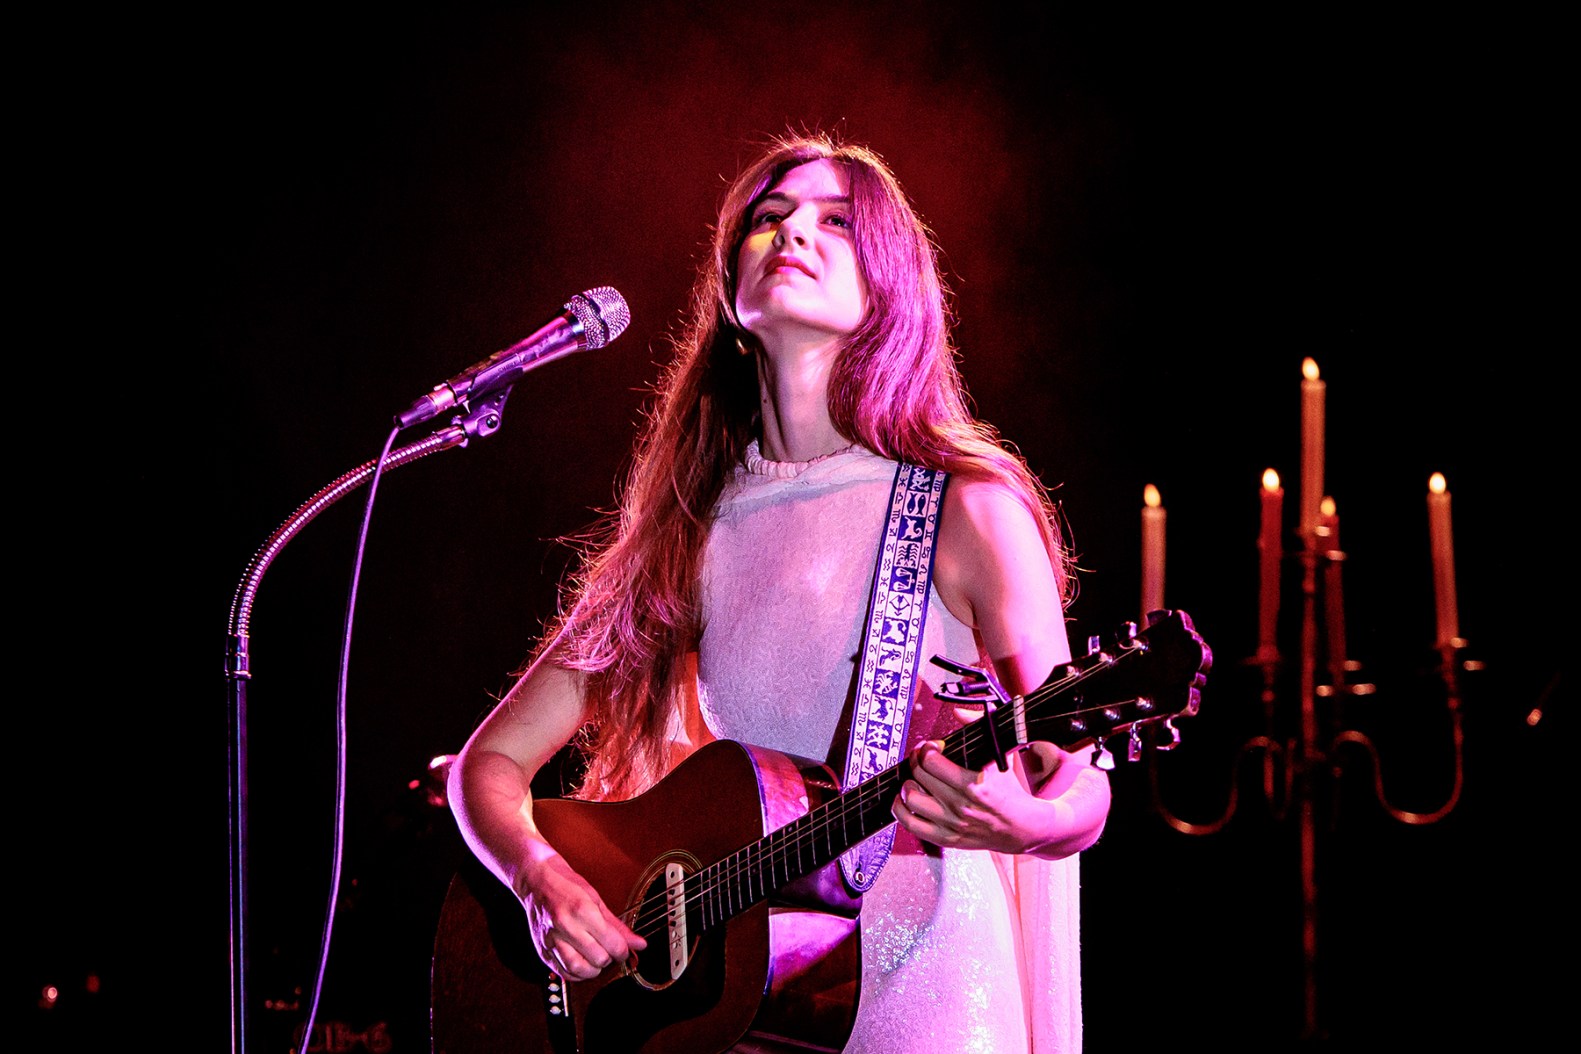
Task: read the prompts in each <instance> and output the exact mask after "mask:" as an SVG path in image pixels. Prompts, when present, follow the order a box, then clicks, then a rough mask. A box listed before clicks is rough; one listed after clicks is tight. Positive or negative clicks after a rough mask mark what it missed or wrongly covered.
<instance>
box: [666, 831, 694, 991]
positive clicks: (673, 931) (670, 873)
mask: <svg viewBox="0 0 1581 1054" xmlns="http://www.w3.org/2000/svg"><path fill="white" fill-rule="evenodd" d="M664 901H665V907H666V912H665V930H666V931H667V933H668V936H669V942H670V980H672V981H673V980H675V979H676V978H677V977H679V976H681V974H682V973H684V972H685V971H686V964H687V962H689V961H690V957H691V942H690V941H688V940H687V939H686V872H684V871H682V870H681V865H680V864H678V863H676V862H675V861H673V860H672V861H670V862H669V863H668V864H665V865H664Z"/></svg>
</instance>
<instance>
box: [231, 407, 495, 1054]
mask: <svg viewBox="0 0 1581 1054" xmlns="http://www.w3.org/2000/svg"><path fill="white" fill-rule="evenodd" d="M509 395H510V389H509V388H503V389H501V390H499V391H496V392H493V393H491V394H490V395H489V396H488V397H487V398H483V399H479V400H477V401H476V402H475V403H474V404H473V407H472V408H471V409H470V410H469V411H468V412H467V413H465V414H462V415H459V416H457V417H456V418H455V419H454V420H453V421H452V422H451V424H450V425H449V427H446V428H444V429H442V430H440V431H438V432H435V433H434V434H432V435H430V436H429V437H428V438H426V439H424V440H422V441H420V442H417V443H413V444H411V445H409V446H405V447H401V448H399V449H397V450H394V451H392V452H390V453H389V454H388V455H386V456H384V457H382V458H378V459H375V460H373V461H369V462H367V463H366V464H364V465H361V466H359V467H358V468H355V469H353V470H352V471H350V472H348V473H346V474H345V475H343V476H341V477H340V478H339V479H337V480H335V481H334V482H333V483H331V484H329V485H328V486H326V487H325V488H324V489H323V490H320V491H319V492H318V493H317V494H315V495H313V497H312V498H310V499H308V500H307V501H306V502H304V503H303V504H302V505H301V506H299V507H298V508H297V510H296V512H294V513H292V514H291V516H290V518H289V519H287V520H286V521H285V523H283V524H282V525H281V526H280V527H279V528H277V529H276V530H275V532H274V533H273V534H271V535H270V536H269V540H268V541H267V542H265V543H264V544H263V546H262V547H260V548H259V550H258V552H257V553H256V554H255V555H254V556H253V558H252V560H251V562H249V564H248V566H247V571H246V573H245V574H244V575H243V576H242V580H241V584H240V585H239V586H238V587H237V589H236V595H235V597H234V599H233V600H232V601H231V612H230V628H229V633H228V635H227V637H226V641H225V677H226V681H227V682H228V692H227V700H226V701H227V705H228V714H227V716H228V719H229V734H228V736H227V767H228V769H229V774H230V808H229V816H228V821H229V828H230V958H231V1051H232V1054H244V1052H245V1050H246V1048H247V1035H248V1025H249V1021H250V1015H249V1012H248V999H249V998H250V996H249V992H248V977H249V965H250V964H249V959H248V941H249V932H248V919H247V914H248V913H247V875H248V862H247V682H248V681H250V680H251V679H252V670H251V667H250V664H249V658H248V631H249V628H250V625H251V620H252V607H253V601H254V599H255V598H256V597H257V595H258V587H259V585H260V583H261V582H262V581H263V576H264V572H265V571H267V570H268V569H269V566H270V564H272V563H273V562H274V559H275V557H277V556H279V555H280V552H281V550H283V549H284V548H285V547H286V545H287V544H288V543H290V541H291V539H293V538H295V537H296V536H297V534H298V533H300V532H301V530H302V528H304V527H306V526H307V525H308V524H309V523H311V522H312V521H313V520H314V519H315V518H317V517H318V515H319V514H320V513H322V512H323V511H324V510H325V509H327V508H329V507H330V506H331V505H334V504H335V503H336V502H338V501H339V500H340V499H341V498H344V497H345V496H346V495H348V494H350V493H351V492H352V491H354V490H356V489H357V488H358V487H361V486H362V485H363V484H365V483H367V482H368V481H369V480H370V479H371V478H373V476H374V475H375V473H376V472H379V471H383V470H384V469H392V468H399V467H401V466H402V465H408V464H411V463H412V462H413V461H416V460H418V459H419V458H423V457H427V456H428V455H429V454H433V453H437V452H438V451H441V450H448V449H450V448H452V447H457V446H466V445H467V442H468V441H469V440H471V439H473V438H484V437H487V436H490V435H493V434H494V433H495V432H496V431H498V430H499V427H500V413H501V411H502V409H503V407H504V405H505V399H506V397H507V396H509ZM306 1043H307V1037H304V1041H303V1046H304V1048H305V1046H306Z"/></svg>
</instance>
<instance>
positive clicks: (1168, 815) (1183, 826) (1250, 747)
mask: <svg viewBox="0 0 1581 1054" xmlns="http://www.w3.org/2000/svg"><path fill="white" fill-rule="evenodd" d="M1254 750H1255V751H1261V752H1262V753H1263V755H1264V757H1265V758H1266V759H1268V760H1269V761H1270V762H1272V761H1273V760H1275V759H1278V758H1280V757H1281V756H1283V755H1284V754H1285V753H1286V750H1285V747H1284V745H1283V744H1281V743H1278V742H1276V741H1275V740H1273V739H1270V738H1269V737H1268V736H1256V737H1254V738H1252V739H1248V740H1247V741H1246V742H1245V743H1242V744H1241V749H1240V750H1239V751H1237V752H1236V754H1235V761H1234V762H1233V763H1231V765H1230V792H1229V796H1228V799H1227V801H1226V803H1225V806H1224V812H1223V813H1222V814H1221V815H1220V816H1219V818H1218V819H1216V820H1212V821H1210V822H1208V823H1192V822H1191V821H1189V820H1182V819H1181V818H1180V817H1178V816H1176V815H1175V814H1174V813H1172V812H1171V811H1170V810H1169V808H1168V807H1167V806H1166V805H1165V804H1164V797H1163V793H1162V792H1161V791H1160V790H1159V786H1158V757H1157V751H1150V752H1149V753H1148V758H1147V776H1148V785H1149V786H1150V787H1151V789H1152V795H1153V809H1154V810H1155V811H1156V812H1157V813H1158V815H1159V816H1161V817H1163V819H1164V822H1165V823H1167V824H1169V826H1171V827H1173V828H1174V829H1175V830H1177V831H1179V832H1180V833H1181V834H1192V835H1209V834H1216V833H1218V832H1219V831H1222V830H1223V829H1224V828H1225V826H1226V825H1228V824H1229V822H1230V820H1232V819H1234V817H1235V811H1236V809H1237V808H1238V807H1239V804H1240V781H1239V780H1238V779H1237V778H1236V772H1237V771H1238V770H1239V769H1240V766H1241V761H1242V760H1243V759H1244V758H1245V757H1246V756H1247V755H1248V754H1250V753H1252V752H1253V751H1254ZM1287 768H1288V766H1287ZM1286 787H1287V790H1286V793H1287V794H1288V781H1287V783H1286ZM1269 806H1270V807H1271V808H1272V807H1273V802H1272V801H1270V802H1269ZM1285 807H1286V804H1285V803H1281V804H1280V805H1279V806H1278V807H1277V810H1276V811H1277V813H1278V814H1280V815H1282V814H1283V812H1284V809H1285Z"/></svg>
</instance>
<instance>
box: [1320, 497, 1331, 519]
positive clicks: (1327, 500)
mask: <svg viewBox="0 0 1581 1054" xmlns="http://www.w3.org/2000/svg"><path fill="white" fill-rule="evenodd" d="M1318 511H1319V512H1321V513H1322V514H1323V515H1325V516H1332V515H1334V499H1333V498H1331V497H1329V496H1328V495H1327V494H1325V495H1323V500H1322V501H1320V502H1318Z"/></svg>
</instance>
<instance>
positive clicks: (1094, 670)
mask: <svg viewBox="0 0 1581 1054" xmlns="http://www.w3.org/2000/svg"><path fill="white" fill-rule="evenodd" d="M1145 651H1146V649H1145V648H1144V647H1142V646H1132V647H1128V648H1123V649H1121V650H1118V651H1116V652H1113V653H1105V654H1104V655H1103V657H1102V658H1101V659H1100V660H1099V661H1095V662H1092V663H1090V664H1089V665H1087V666H1086V667H1083V668H1076V667H1075V666H1074V665H1073V664H1067V665H1066V667H1065V669H1066V671H1067V673H1066V676H1064V677H1063V678H1061V679H1059V680H1057V681H1049V682H1046V683H1044V684H1043V685H1042V686H1040V687H1038V688H1035V689H1033V690H1032V691H1031V692H1028V693H1027V694H1026V695H1025V696H1023V697H1022V703H1023V707H1024V709H1026V710H1032V709H1034V708H1036V707H1038V706H1041V705H1042V704H1043V703H1045V702H1047V701H1048V698H1049V697H1050V696H1051V695H1060V694H1064V693H1065V692H1068V691H1069V690H1070V689H1071V688H1072V687H1074V686H1076V685H1078V684H1080V683H1082V682H1083V681H1085V680H1087V679H1089V678H1091V677H1093V676H1094V675H1096V674H1098V673H1099V672H1101V671H1103V670H1106V669H1111V668H1113V667H1114V666H1115V665H1116V664H1118V663H1119V662H1120V661H1121V660H1122V659H1124V658H1125V657H1127V656H1129V655H1137V654H1143V653H1145ZM1111 705H1113V704H1102V705H1099V706H1093V707H1086V708H1083V709H1079V710H1073V711H1070V712H1069V713H1067V714H1064V715H1061V716H1064V717H1069V718H1077V717H1084V716H1086V715H1089V714H1092V713H1096V712H1099V711H1102V710H1104V709H1106V708H1107V707H1108V706H1111ZM1009 714H1010V709H1009V707H1002V708H999V709H996V710H994V711H993V712H991V713H989V714H987V715H985V717H984V718H982V719H980V720H977V721H974V722H972V723H971V724H969V725H966V726H963V727H962V728H960V729H958V730H956V731H955V732H953V733H951V734H950V735H949V736H947V737H946V738H945V745H946V754H949V753H951V752H952V751H951V747H950V741H951V740H956V739H958V740H959V742H958V743H957V744H956V747H955V752H956V753H958V754H959V756H961V757H962V758H963V759H964V758H965V757H967V756H968V755H969V753H970V752H971V749H972V748H973V747H978V746H981V745H982V744H984V743H986V742H989V737H988V732H987V731H986V730H985V728H984V724H985V722H986V721H989V720H1001V719H1002V717H1003V716H1007V715H1009ZM1002 731H1003V730H1002ZM1110 734H1111V735H1112V734H1115V733H1114V732H1111V733H1110ZM1018 745H1019V744H1018ZM897 772H898V768H892V769H888V770H886V771H885V772H882V773H880V774H879V775H878V776H876V777H874V778H873V779H870V780H867V781H865V782H863V783H860V784H858V785H857V786H856V787H853V788H851V790H849V791H847V792H845V793H843V794H840V795H839V796H837V797H835V798H833V799H831V800H829V801H827V802H825V803H824V804H822V805H820V806H819V807H818V808H817V809H815V810H813V811H812V812H810V813H806V814H803V815H802V816H800V817H797V818H796V819H795V820H792V821H791V822H790V823H788V824H786V825H784V826H783V827H780V828H777V829H776V830H774V831H771V832H769V834H768V835H766V836H764V838H763V839H762V840H760V841H758V842H756V843H754V844H753V845H749V846H744V847H742V848H741V849H738V850H736V851H735V852H734V853H731V854H730V855H729V856H727V857H724V858H723V859H721V860H719V861H717V862H715V863H713V864H711V865H709V866H707V867H704V868H702V869H700V870H698V871H696V872H694V873H693V874H691V875H688V876H686V877H685V878H684V879H683V889H685V890H686V892H685V893H684V895H683V897H682V908H683V910H687V911H690V910H691V909H692V908H694V907H696V908H697V909H698V910H699V912H701V910H702V906H703V904H704V902H705V901H707V900H708V899H710V898H718V897H719V895H720V892H721V890H724V891H726V892H725V894H724V897H725V902H724V903H722V904H721V905H719V906H720V908H721V910H720V911H719V912H718V914H720V915H728V916H734V915H735V914H736V913H737V912H739V911H740V910H744V909H745V908H746V907H749V906H750V905H751V904H755V903H757V902H758V901H759V900H762V899H763V898H764V897H765V896H767V893H768V890H767V888H766V887H763V893H762V894H761V895H756V896H754V895H752V893H751V879H752V877H754V876H757V877H758V885H759V886H760V887H762V886H763V880H762V877H761V876H762V875H763V873H764V870H765V865H766V868H767V873H768V875H769V876H770V877H771V878H772V876H773V874H774V868H775V866H776V864H778V865H779V866H780V867H781V868H782V869H785V870H786V873H787V874H788V873H789V871H788V868H789V867H790V866H791V865H792V864H793V863H795V864H799V862H800V859H801V856H802V853H803V851H804V850H806V849H808V848H811V850H812V851H813V852H814V853H816V852H817V851H818V847H819V844H820V843H822V842H826V841H827V838H828V835H829V834H830V833H831V832H832V831H833V829H834V828H835V827H836V826H838V827H839V828H840V831H841V833H842V835H843V834H844V832H845V829H846V824H847V822H848V821H850V820H852V819H854V820H855V821H856V822H857V823H859V824H860V822H861V820H862V818H863V817H864V816H865V815H866V814H868V813H869V812H872V811H874V810H875V808H882V809H884V810H885V811H886V812H887V811H888V805H889V802H890V801H891V800H892V799H893V794H892V793H891V792H890V791H889V790H888V789H887V784H889V783H892V782H894V780H895V779H896V778H897ZM880 792H882V793H880ZM858 829H859V830H860V827H859V828H858ZM793 830H794V832H795V833H792V831H793ZM872 833H877V831H874V832H872ZM864 837H870V835H869V836H864ZM860 840H861V839H857V841H860ZM766 843H774V844H772V845H766ZM852 844H855V843H852ZM847 848H849V846H848V847H847ZM843 851H844V850H840V851H838V852H836V853H835V856H838V855H839V852H843ZM793 854H794V855H793ZM754 857H755V858H756V859H755V860H754ZM826 863H827V861H826ZM817 866H823V865H821V864H820V865H817ZM812 870H816V868H815V867H812V868H808V869H807V870H805V871H803V872H802V874H803V875H805V874H808V873H810V872H811V871H812ZM743 875H746V876H747V881H746V885H745V887H744V888H743V889H741V890H740V895H739V896H732V895H731V893H732V892H734V891H735V888H736V887H741V886H742V876H743ZM798 877H800V876H798ZM736 901H740V902H741V903H740V904H737V903H736ZM671 910H672V909H671V905H670V898H669V895H668V892H667V891H665V892H661V893H658V894H656V895H654V896H651V897H648V898H646V899H645V900H643V901H641V902H639V904H638V905H637V914H636V915H635V916H634V917H633V918H632V922H631V926H632V929H634V930H636V931H637V932H639V933H642V932H645V931H644V927H653V928H659V929H662V926H663V923H664V922H665V920H666V919H668V917H669V915H670V911H671ZM716 921H717V920H716ZM704 928H705V929H706V928H707V926H706V925H705V926H704Z"/></svg>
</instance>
